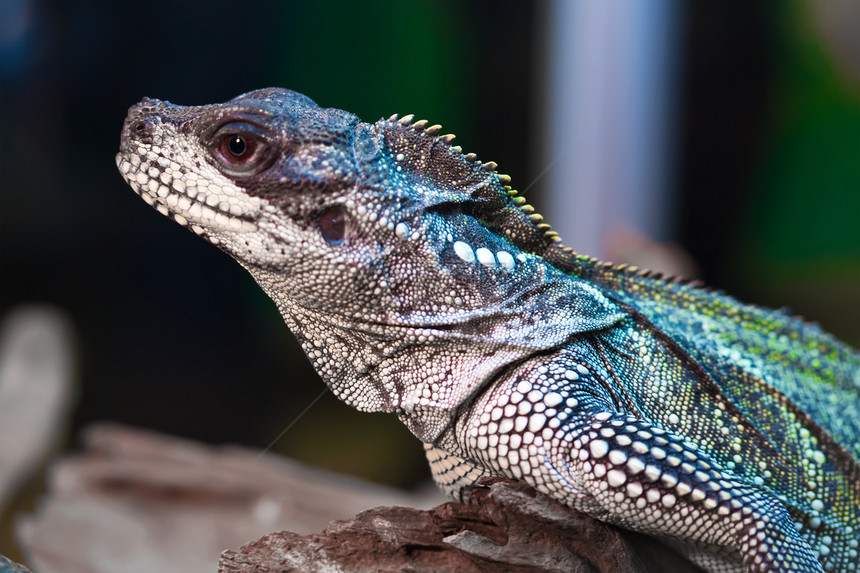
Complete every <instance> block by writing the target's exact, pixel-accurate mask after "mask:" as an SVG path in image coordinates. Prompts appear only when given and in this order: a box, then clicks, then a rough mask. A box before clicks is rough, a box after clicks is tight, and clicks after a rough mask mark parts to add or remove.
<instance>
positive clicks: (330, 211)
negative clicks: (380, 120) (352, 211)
mask: <svg viewBox="0 0 860 573" xmlns="http://www.w3.org/2000/svg"><path fill="white" fill-rule="evenodd" d="M317 224H318V225H319V229H320V234H322V236H323V239H325V240H326V241H328V242H329V243H331V244H332V245H339V244H341V243H342V242H343V238H344V236H345V235H346V213H345V212H344V210H343V207H340V206H334V207H329V208H327V209H325V210H324V211H323V212H322V213H320V215H319V218H318V219H317Z"/></svg>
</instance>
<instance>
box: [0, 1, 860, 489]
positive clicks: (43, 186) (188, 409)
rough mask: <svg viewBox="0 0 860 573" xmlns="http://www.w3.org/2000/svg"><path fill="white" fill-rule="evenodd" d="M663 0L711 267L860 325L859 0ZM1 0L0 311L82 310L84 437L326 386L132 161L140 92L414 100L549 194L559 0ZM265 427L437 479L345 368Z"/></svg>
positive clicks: (711, 276) (284, 403)
mask: <svg viewBox="0 0 860 573" xmlns="http://www.w3.org/2000/svg"><path fill="white" fill-rule="evenodd" d="M672 6H673V11H674V14H675V19H676V20H675V22H676V23H675V27H676V31H677V41H676V42H675V43H674V56H675V57H676V58H677V66H676V73H675V74H674V76H673V78H672V82H673V84H672V93H674V94H675V96H674V100H675V104H674V106H673V114H672V118H673V124H672V134H673V135H672V137H673V145H672V149H673V156H672V161H671V168H672V173H671V177H670V178H669V179H670V180H671V182H672V183H671V186H672V190H671V192H672V196H673V197H674V198H675V199H674V201H675V203H674V207H673V218H674V219H673V221H672V232H671V238H672V240H673V241H674V242H675V243H677V244H679V245H680V246H681V247H683V249H685V250H686V252H687V253H689V254H690V256H691V257H692V258H693V260H695V262H696V265H697V268H698V269H699V270H698V273H699V274H700V275H701V278H703V279H704V280H705V281H706V282H708V283H709V284H711V285H714V286H716V287H719V288H723V289H726V290H728V291H729V292H732V293H734V294H737V295H738V296H739V297H740V298H742V299H744V300H747V301H751V302H756V303H760V304H764V305H768V306H773V307H780V306H789V307H790V308H791V309H792V310H793V311H794V312H796V313H799V314H802V315H803V316H805V317H808V318H809V319H812V320H816V321H818V322H820V323H821V324H822V325H823V326H824V327H825V328H826V329H828V330H831V331H833V332H834V333H836V334H837V335H838V336H839V337H841V338H842V339H844V340H846V341H847V342H850V343H852V344H854V345H857V344H858V343H860V79H858V78H860V50H858V49H857V48H858V45H857V43H856V39H855V40H851V38H850V37H849V38H848V40H847V42H848V45H847V48H846V45H845V42H846V40H845V39H844V36H845V34H842V35H841V36H840V33H841V32H840V30H841V29H842V28H841V27H840V26H843V25H844V24H845V22H844V21H841V22H840V20H844V18H845V17H846V16H845V14H848V15H849V17H851V18H856V15H857V11H856V10H853V9H851V7H850V2H849V1H848V0H845V1H844V2H843V1H842V0H830V1H821V2H800V1H789V2H743V3H741V2H690V3H681V2H676V3H672ZM0 8H2V11H3V12H2V14H0V21H2V23H0V32H2V76H0V80H2V84H0V316H3V315H4V314H5V313H7V312H8V311H9V310H10V309H12V308H14V307H15V306H17V305H19V304H21V303H23V302H27V301H43V302H49V303H52V304H54V305H57V306H58V307H60V308H62V309H64V310H65V311H66V312H68V313H69V315H70V316H71V317H72V319H73V321H74V325H75V327H76V329H77V332H78V335H79V339H78V351H79V353H80V369H79V372H78V374H77V376H76V379H77V380H78V390H77V404H76V407H75V410H74V417H73V420H72V422H71V424H70V425H69V427H68V429H67V432H66V435H67V436H68V438H67V445H68V447H70V448H74V447H75V436H76V435H77V433H78V432H79V430H80V429H81V428H82V427H83V426H85V425H86V424H88V423H90V422H92V421H95V420H115V421H119V422H123V423H126V424H133V425H138V426H142V427H147V428H152V429H155V430H158V431H163V432H169V433H172V434H176V435H181V436H186V437H189V438H193V439H197V440H202V441H205V442H209V443H225V442H232V443H240V444H245V445H248V446H253V447H265V446H267V445H268V444H270V442H271V441H272V440H274V439H275V437H276V436H278V435H279V433H280V432H281V430H282V429H283V428H284V427H286V426H287V425H288V424H290V423H291V422H292V421H293V420H295V419H296V417H297V416H298V415H299V414H301V413H302V412H303V411H304V410H305V409H306V407H307V406H308V405H309V404H310V403H311V402H312V401H313V400H314V399H315V398H316V397H317V396H318V394H319V393H320V391H321V390H322V388H323V385H322V383H321V382H320V381H319V379H318V378H317V376H316V375H315V373H314V372H313V371H312V369H311V368H310V366H309V364H308V361H307V360H306V359H305V357H304V356H303V355H302V353H301V351H300V349H299V348H298V346H297V344H296V342H295V340H294V339H293V337H292V335H291V334H290V333H289V332H288V331H287V329H286V327H285V326H284V325H283V323H282V321H281V319H280V317H279V316H278V313H277V311H276V309H275V307H274V305H273V304H272V303H271V301H269V300H268V299H267V298H266V297H265V296H264V295H263V293H262V292H261V291H260V289H259V288H258V287H257V286H256V284H255V283H254V282H253V281H252V280H251V278H250V277H249V276H248V275H247V274H246V273H245V271H243V270H242V269H241V268H240V267H239V266H238V265H236V264H235V263H234V262H232V261H231V260H230V259H229V258H228V257H227V256H226V255H224V254H222V253H221V252H219V251H218V250H216V249H214V248H212V247H211V246H210V245H209V244H208V243H205V242H204V241H202V240H200V239H199V238H197V237H195V236H193V235H192V234H190V233H188V232H186V230H185V229H183V228H181V227H179V226H178V225H176V224H174V223H172V222H171V221H169V220H168V219H167V218H165V217H162V216H161V215H159V214H157V213H156V212H155V211H154V210H152V209H150V208H148V207H147V206H146V205H144V204H143V203H142V202H141V201H140V199H139V198H137V197H136V196H135V195H134V194H133V193H132V192H131V191H130V190H129V189H128V188H127V186H126V185H125V184H124V183H123V182H122V180H121V179H120V177H119V175H118V174H117V173H116V169H115V166H114V160H113V156H114V154H115V153H116V150H117V146H118V142H119V132H120V127H121V125H122V121H123V118H124V116H125V112H126V109H127V108H128V107H129V106H130V105H132V104H133V103H135V102H136V101H138V100H139V99H140V98H141V97H143V96H150V97H157V98H161V99H168V100H170V101H173V102H175V103H180V104H201V103H212V102H216V101H223V100H226V99H229V98H231V97H233V96H235V95H237V94H239V93H242V92H245V91H249V90H252V89H256V88H260V87H265V86H284V87H289V88H290V89H293V90H296V91H299V92H302V93H304V94H306V95H308V96H310V97H311V98H312V99H314V100H315V101H316V102H317V103H319V104H320V105H322V106H324V107H338V108H342V109H346V110H348V111H351V112H353V113H355V114H357V115H358V116H360V117H361V118H363V119H364V120H365V121H375V120H376V119H378V118H380V117H383V116H384V117H387V116H389V115H391V114H392V113H401V114H406V113H414V114H416V115H417V116H418V117H420V118H427V119H428V120H430V121H431V123H437V122H438V123H441V124H442V125H443V126H444V128H445V130H446V132H447V131H453V132H454V133H456V134H457V136H458V139H457V143H458V144H459V145H461V146H462V147H463V148H464V150H466V151H474V152H476V153H477V154H478V155H479V157H481V158H482V159H483V160H490V159H492V160H494V161H496V162H497V163H499V165H500V166H501V167H500V170H501V171H502V172H504V173H509V174H511V175H512V177H513V179H514V182H515V184H516V185H518V186H519V188H521V189H522V188H525V187H529V191H528V197H529V199H530V202H532V203H533V204H535V205H536V206H538V208H539V210H540V206H541V205H542V204H544V203H545V200H546V197H545V196H544V194H545V193H546V192H547V191H546V189H545V188H544V187H543V181H544V180H543V179H541V178H540V177H539V176H540V175H541V173H542V172H543V171H545V169H546V168H547V164H548V161H547V160H546V159H545V158H543V157H542V155H541V154H540V153H538V152H537V151H536V150H539V149H541V147H542V145H543V144H542V138H543V137H544V134H545V131H546V128H547V121H546V109H545V101H546V97H545V95H546V94H545V93H544V90H545V89H546V86H547V85H548V81H547V80H548V74H551V73H552V70H551V68H550V67H549V66H548V65H547V61H548V60H549V55H550V54H548V50H550V47H549V46H550V44H549V43H548V42H547V36H548V34H549V33H550V28H551V24H552V22H551V16H552V14H553V4H551V3H549V2H534V3H527V2H498V1H495V2H494V1H484V2H428V1H412V2H393V1H387V2H281V3H277V2H127V3H126V2H123V3H120V2H116V3H105V2H83V1H81V2H61V1H53V2H51V1H44V2H31V1H23V0H0ZM828 11H830V12H828ZM831 12H834V13H835V14H836V17H835V22H836V23H835V24H833V21H834V16H833V15H832V14H831ZM828 23H830V24H828ZM831 24H832V25H831ZM828 26H830V27H828ZM853 29H854V30H855V33H854V36H856V35H857V34H856V30H857V29H860V23H857V22H855V25H854V27H853ZM834 30H835V31H834ZM849 36H850V35H849ZM852 41H853V42H854V43H851V42H852ZM545 215H547V219H548V220H549V222H551V223H552V222H553V220H556V219H560V218H562V217H564V214H563V213H545ZM571 246H572V247H574V248H576V245H571ZM22 431H26V430H25V429H22ZM273 449H274V450H275V451H277V452H280V453H283V454H285V455H289V456H293V457H296V458H298V459H301V460H304V461H306V462H308V463H311V464H315V465H319V466H323V467H326V468H330V469H333V470H335V471H338V472H344V473H351V474H356V475H361V476H364V477H367V478H368V479H371V480H375V481H380V482H384V483H389V484H392V485H397V486H401V487H414V486H416V485H417V484H419V483H421V482H422V480H426V479H428V478H429V474H428V472H427V470H426V468H425V464H424V462H423V455H422V452H421V448H420V445H419V444H418V443H417V441H416V440H414V439H413V438H412V437H411V436H410V435H409V434H408V433H407V432H406V430H405V429H404V428H402V427H401V426H400V424H399V423H398V422H397V421H396V420H395V419H394V418H393V417H389V416H384V415H376V414H359V413H357V412H354V411H352V410H351V409H349V408H348V407H346V406H344V405H342V404H341V403H339V402H338V401H337V400H336V399H334V398H333V397H332V396H331V394H328V393H327V394H326V395H325V396H323V398H322V399H321V400H320V401H319V402H317V403H316V404H315V405H314V406H313V407H312V408H310V409H309V410H308V411H307V413H306V414H304V415H303V416H301V418H300V419H299V420H298V421H297V422H296V423H295V424H294V425H293V426H292V427H291V429H290V430H289V431H288V432H286V434H284V435H283V437H282V438H281V439H279V440H278V441H277V442H276V443H275V444H274V446H273ZM34 479H36V480H38V479H41V478H40V477H39V476H37V477H36V478H34Z"/></svg>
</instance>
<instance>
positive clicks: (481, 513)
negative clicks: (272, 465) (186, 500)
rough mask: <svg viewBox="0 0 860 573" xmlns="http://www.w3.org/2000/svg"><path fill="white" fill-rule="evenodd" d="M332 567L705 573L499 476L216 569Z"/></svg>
mask: <svg viewBox="0 0 860 573" xmlns="http://www.w3.org/2000/svg"><path fill="white" fill-rule="evenodd" d="M643 544H644V546H643ZM655 545H656V547H654V546H655ZM649 546H651V547H650V548H649ZM651 549H656V555H651V554H650V553H651ZM324 571H326V572H327V571H349V572H352V573H365V572H366V573H374V572H382V573H387V572H391V573H394V572H400V571H411V572H414V573H421V572H428V573H429V572H446V571H450V572H455V571H456V572H472V571H474V572H482V573H483V572H491V571H509V572H512V573H532V572H542V571H547V572H572V571H575V572H581V573H591V572H594V573H597V572H600V573H634V572H636V573H644V572H646V571H675V572H679V573H680V572H693V571H698V569H696V568H695V567H693V566H692V565H690V564H689V563H688V562H686V561H684V560H683V559H682V558H681V557H680V556H678V555H677V554H674V553H673V552H671V551H670V550H668V549H666V548H664V547H662V546H660V545H659V544H657V543H656V542H654V541H653V540H649V539H648V538H644V537H641V536H636V535H633V534H629V533H628V532H624V531H622V530H620V529H618V528H615V527H612V526H610V525H607V524H604V523H602V522H599V521H596V520H594V519H592V518H591V517H588V516H587V515H585V514H582V513H579V512H577V511H574V510H572V509H570V508H568V507H565V506H562V505H561V504H559V503H558V502H556V501H554V500H552V499H550V498H549V497H547V496H545V495H543V494H540V493H538V492H536V491H535V490H533V489H532V488H530V487H529V486H527V485H525V484H523V483H520V482H516V481H512V480H506V479H496V478H494V479H490V480H483V481H482V482H481V483H480V487H478V488H476V489H475V490H474V492H473V494H472V496H471V500H470V502H469V503H468V504H460V503H454V502H449V503H445V504H442V505H440V506H438V507H435V508H433V509H431V510H426V511H422V510H418V509H412V508H407V507H378V508H375V509H371V510H368V511H364V512H362V513H360V514H358V515H357V516H355V517H354V518H353V519H350V520H346V521H335V522H333V523H331V524H330V525H329V526H328V527H327V528H326V529H325V531H323V532H322V533H321V534H319V535H306V536H302V535H298V534H295V533H290V532H280V533H272V534H269V535H266V536H264V537H262V538H261V539H259V540H257V541H254V542H252V543H249V544H247V545H245V546H244V547H242V548H241V550H240V551H238V552H237V551H225V552H224V553H223V554H222V555H221V561H220V563H219V568H218V573H261V572H266V573H292V572H320V573H322V572H324Z"/></svg>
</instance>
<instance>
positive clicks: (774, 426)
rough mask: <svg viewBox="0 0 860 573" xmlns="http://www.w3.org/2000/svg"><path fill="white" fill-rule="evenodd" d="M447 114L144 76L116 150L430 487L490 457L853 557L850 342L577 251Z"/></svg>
mask: <svg viewBox="0 0 860 573" xmlns="http://www.w3.org/2000/svg"><path fill="white" fill-rule="evenodd" d="M453 138H454V136H453V135H440V127H439V126H435V125H434V126H428V125H427V122H426V121H424V120H421V121H417V122H413V118H412V116H406V117H403V118H399V117H398V116H392V117H391V118H388V119H382V120H380V121H377V122H376V123H373V124H368V123H363V122H361V121H360V120H359V119H358V118H357V117H356V116H354V115H352V114H350V113H347V112H345V111H341V110H338V109H322V108H320V107H319V106H317V105H316V104H315V103H314V102H313V101H311V100H310V99H308V98H307V97H305V96H303V95H301V94H298V93H295V92H292V91H289V90H284V89H264V90H258V91H254V92H251V93H247V94H244V95H242V96H239V97H237V98H235V99H233V100H230V101H228V102H226V103H223V104H213V105H204V106H199V107H184V106H178V105H173V104H170V103H168V102H163V101H158V100H150V99H145V100H143V101H142V102H140V103H139V104H137V105H135V106H134V107H132V108H131V109H130V110H129V113H128V118H127V119H126V122H125V126H124V128H123V132H122V139H121V144H120V153H119V154H118V155H117V165H118V167H119V170H120V172H121V173H122V175H123V177H124V178H125V179H126V181H127V182H128V183H129V185H131V187H132V188H133V189H134V191H135V192H136V193H138V194H139V195H140V196H141V197H142V198H143V200H144V201H146V202H147V203H148V204H150V205H152V206H153V207H155V208H156V209H157V210H158V211H159V212H160V213H162V214H164V215H166V216H168V217H170V218H172V219H173V220H175V221H176V222H177V223H179V224H181V225H184V226H187V227H189V228H190V229H191V230H192V231H193V232H195V233H196V234H198V235H200V236H202V237H203V238H205V239H206V240H208V241H210V242H211V243H213V244H214V245H216V246H218V247H219V248H221V249H223V250H224V251H226V252H227V253H229V254H230V255H231V256H233V257H234V258H235V259H236V260H237V261H238V262H239V263H240V264H241V265H242V266H243V267H245V268H246V269H247V270H248V271H249V272H250V273H251V274H252V275H253V276H254V278H255V279H256V280H257V282H258V283H259V284H260V286H261V287H262V288H263V289H264V290H265V291H266V293H268V295H269V296H270V297H271V298H272V299H273V300H274V301H275V303H276V304H277V306H278V308H279V310H280V312H281V314H282V315H283V317H284V320H285V321H286V322H287V324H288V325H289V327H290V329H291V330H292V332H293V333H294V334H295V335H296V337H297V338H298V339H299V341H300V343H301V344H302V347H303V348H304V350H305V352H306V354H307V356H308V358H309V359H310V360H311V362H312V363H313V365H314V367H315V368H316V370H317V372H318V373H319V374H320V376H321V377H322V378H323V380H324V381H325V382H326V384H327V385H328V386H329V387H330V388H331V390H332V391H333V392H334V393H335V394H336V395H337V396H338V397H339V398H340V399H342V400H344V401H345V402H347V403H348V404H351V405H352V406H354V407H356V408H358V409H361V410H366V411H383V412H391V413H393V414H395V415H397V416H398V417H399V418H400V419H401V420H402V421H403V423H405V424H406V425H407V427H409V429H410V430H411V431H412V432H413V433H414V434H415V435H416V436H417V437H418V438H419V439H421V440H422V441H423V442H424V443H425V448H426V450H427V457H428V459H429V461H430V465H431V469H432V471H433V473H434V477H435V479H436V481H437V482H438V483H439V485H440V486H441V487H442V489H444V490H445V491H446V492H447V493H449V494H450V495H452V496H454V497H459V496H462V495H464V492H467V491H468V487H469V486H470V485H471V484H473V483H474V482H475V481H476V480H477V479H478V478H480V477H481V476H486V475H498V476H507V477H511V478H515V479H519V480H522V481H524V482H526V483H528V484H530V485H531V486H533V487H535V488H536V489H538V490H540V491H542V492H544V493H546V494H548V495H550V496H552V497H554V498H555V499H557V500H559V501H560V502H562V503H564V504H567V505H569V506H571V507H573V508H575V509H578V510H581V511H584V512H586V513H588V514H591V515H592V516H594V517H596V518H597V519H600V520H602V521H606V522H609V523H613V524H617V525H619V526H622V527H625V528H629V529H633V530H636V531H640V532H644V533H646V534H649V535H652V536H655V537H659V538H661V539H663V540H665V541H667V542H668V543H670V544H672V545H674V546H676V547H677V548H678V549H679V550H680V551H682V552H683V553H684V554H685V555H686V556H687V557H688V558H689V559H691V560H692V561H694V562H695V563H697V564H699V565H700V566H701V567H703V568H704V569H706V570H708V571H710V572H713V573H717V572H720V573H723V572H734V571H750V572H751V571H773V572H812V571H823V570H824V571H839V572H850V571H856V570H857V569H858V563H860V557H858V550H860V547H858V543H860V466H858V460H860V417H858V415H857V413H856V412H857V411H858V410H860V397H858V396H860V355H858V353H857V352H856V351H855V350H852V349H851V348H849V347H848V346H846V345H844V344H842V343H841V342H839V341H838V340H836V339H835V338H833V337H832V336H830V335H828V334H826V333H825V332H823V331H821V330H820V329H819V328H818V327H816V326H814V325H811V324H807V323H804V322H802V321H800V320H798V319H796V318H793V317H791V316H789V315H787V314H785V313H782V312H779V311H773V310H769V309H765V308H761V307H757V306H753V305H748V304H744V303H742V302H739V301H737V300H735V299H734V298H731V297H729V296H726V295H724V294H721V293H718V292H714V291H711V290H707V289H704V288H701V287H699V286H697V285H694V284H688V283H685V282H684V281H679V280H673V279H664V278H662V277H660V276H659V275H654V274H651V273H648V272H641V271H637V270H636V269H634V268H624V267H616V266H613V265H611V264H608V263H601V262H599V261H596V260H594V259H592V258H590V257H586V256H582V255H577V254H576V253H574V252H573V251H571V250H570V249H568V248H565V247H563V246H562V245H561V243H560V242H559V240H558V237H557V236H556V234H555V233H554V232H553V231H551V230H550V228H549V226H548V225H547V224H546V223H544V222H543V221H542V218H541V217H540V215H538V214H536V213H534V209H532V208H531V207H530V206H529V205H527V204H525V202H524V200H523V199H522V198H521V197H519V196H518V195H517V193H516V191H514V190H512V189H511V187H510V186H509V184H510V178H509V177H507V176H506V175H501V174H498V173H496V171H495V168H496V165H495V164H494V163H492V162H488V163H481V162H479V161H478V160H477V158H476V157H475V156H474V155H473V154H463V153H462V150H461V149H460V148H459V147H455V146H452V140H453Z"/></svg>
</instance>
